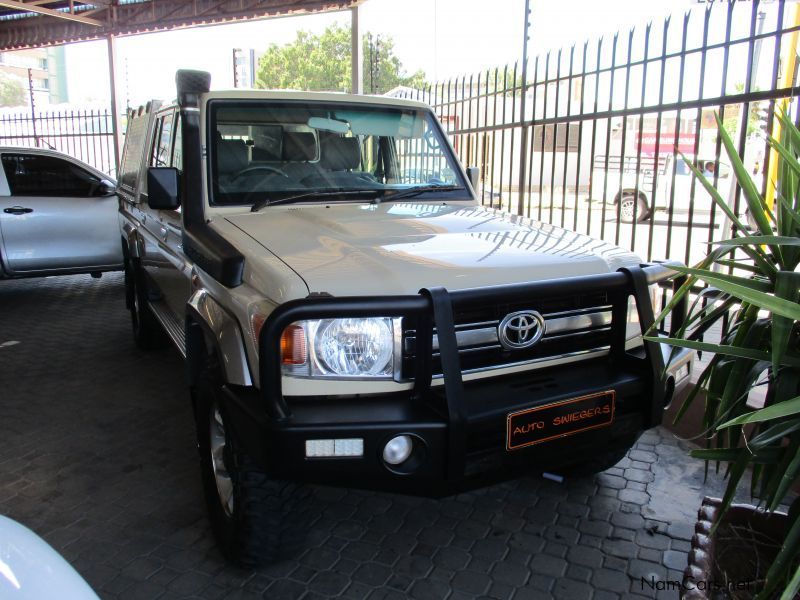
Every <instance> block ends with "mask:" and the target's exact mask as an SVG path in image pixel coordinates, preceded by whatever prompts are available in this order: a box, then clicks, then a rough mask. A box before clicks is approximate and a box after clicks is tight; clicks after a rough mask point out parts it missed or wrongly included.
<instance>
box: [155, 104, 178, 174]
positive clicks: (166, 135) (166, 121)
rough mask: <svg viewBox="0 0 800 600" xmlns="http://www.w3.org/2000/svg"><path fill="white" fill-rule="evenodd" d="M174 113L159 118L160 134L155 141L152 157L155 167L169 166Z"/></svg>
mask: <svg viewBox="0 0 800 600" xmlns="http://www.w3.org/2000/svg"><path fill="white" fill-rule="evenodd" d="M173 118H174V113H169V114H167V115H164V116H163V117H161V118H160V119H159V126H158V129H157V131H158V135H157V137H156V139H155V141H154V142H153V156H152V157H151V159H150V165H151V166H153V167H167V166H169V162H170V154H171V152H172V146H171V145H170V142H171V140H172V120H173Z"/></svg>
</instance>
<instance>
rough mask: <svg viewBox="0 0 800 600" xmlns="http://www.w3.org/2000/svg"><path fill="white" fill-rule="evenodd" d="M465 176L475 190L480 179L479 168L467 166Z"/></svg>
mask: <svg viewBox="0 0 800 600" xmlns="http://www.w3.org/2000/svg"><path fill="white" fill-rule="evenodd" d="M467 177H469V182H470V183H471V184H472V190H473V191H475V192H477V191H478V185H479V184H480V181H481V170H480V169H479V168H478V167H467Z"/></svg>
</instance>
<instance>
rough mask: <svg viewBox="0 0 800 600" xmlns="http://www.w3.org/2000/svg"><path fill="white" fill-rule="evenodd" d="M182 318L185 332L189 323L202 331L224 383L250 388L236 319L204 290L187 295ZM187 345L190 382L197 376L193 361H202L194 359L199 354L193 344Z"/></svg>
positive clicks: (249, 379)
mask: <svg viewBox="0 0 800 600" xmlns="http://www.w3.org/2000/svg"><path fill="white" fill-rule="evenodd" d="M186 314H187V318H188V319H189V321H190V322H189V323H187V328H186V330H187V331H189V330H190V329H191V326H192V324H193V323H194V324H197V325H199V326H200V327H201V328H202V330H203V333H204V334H205V338H206V341H207V343H210V344H211V346H212V347H211V348H208V350H211V351H214V352H216V353H217V357H218V358H219V363H220V367H221V368H222V371H223V375H224V377H225V382H226V383H229V384H234V385H241V386H252V385H253V379H252V377H251V375H250V366H249V364H248V362H247V353H246V351H245V347H244V341H243V339H242V331H241V328H240V327H239V323H238V322H237V321H236V319H235V318H234V317H233V316H231V314H230V313H229V312H228V311H227V310H225V309H224V308H223V307H222V305H220V304H219V303H218V302H217V301H216V300H215V299H214V298H213V297H212V296H211V294H210V293H209V292H208V290H205V289H199V290H197V291H195V292H194V293H193V294H192V295H191V297H190V298H189V301H188V302H187V305H186ZM187 342H188V344H187V348H186V354H187V356H186V358H187V360H188V361H189V373H190V379H192V378H193V374H194V373H196V372H197V371H196V369H195V368H194V367H195V366H196V365H197V361H198V360H202V359H203V358H204V357H203V356H202V355H200V356H198V354H199V353H200V351H201V350H200V349H198V348H197V347H196V346H197V344H196V343H193V342H192V340H191V339H190V340H187ZM191 383H192V384H193V383H194V381H192V382H191Z"/></svg>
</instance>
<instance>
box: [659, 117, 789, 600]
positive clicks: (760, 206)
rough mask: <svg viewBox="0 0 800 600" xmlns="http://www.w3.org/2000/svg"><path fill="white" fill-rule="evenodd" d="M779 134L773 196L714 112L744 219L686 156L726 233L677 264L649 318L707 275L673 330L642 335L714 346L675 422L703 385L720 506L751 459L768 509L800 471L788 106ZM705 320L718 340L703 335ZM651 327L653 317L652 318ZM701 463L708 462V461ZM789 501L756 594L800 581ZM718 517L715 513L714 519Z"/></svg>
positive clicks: (702, 453)
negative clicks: (720, 478) (729, 230)
mask: <svg viewBox="0 0 800 600" xmlns="http://www.w3.org/2000/svg"><path fill="white" fill-rule="evenodd" d="M777 116H778V119H779V120H780V123H781V126H782V135H781V139H780V140H778V139H773V138H770V139H768V143H769V145H770V146H771V148H772V149H773V151H774V152H775V153H776V154H775V156H776V157H777V160H778V176H777V181H775V182H768V183H769V184H770V185H774V187H775V204H774V207H770V206H769V205H768V204H767V202H766V201H765V198H764V197H762V195H761V194H760V192H759V190H758V187H757V186H756V184H755V183H754V182H753V180H752V178H751V177H750V174H749V173H748V171H747V169H746V168H745V166H744V165H743V164H742V160H741V158H740V157H739V155H738V153H737V152H736V148H735V147H734V144H733V142H732V140H731V138H730V136H729V135H728V133H727V132H726V131H725V129H724V128H723V127H722V123H721V122H720V120H719V117H717V126H718V131H719V135H720V138H721V141H722V144H723V146H724V147H725V151H726V153H727V155H728V157H729V158H730V164H731V165H732V168H733V171H734V173H735V176H736V180H737V183H738V184H739V186H740V187H741V190H742V195H743V197H744V199H745V201H746V203H747V207H748V209H749V212H750V216H751V219H750V222H751V224H753V225H754V227H755V230H753V229H752V228H748V227H747V226H746V225H745V224H744V223H742V222H741V220H740V219H739V218H738V217H737V216H736V214H735V213H734V211H732V210H731V208H730V207H728V205H727V203H726V202H725V200H724V199H723V198H722V197H721V196H720V194H719V192H718V191H717V190H716V188H715V187H714V185H713V184H712V183H711V182H710V181H708V180H707V179H706V178H705V177H704V176H703V175H702V174H701V173H700V171H698V169H697V168H696V166H695V165H693V164H692V162H690V161H689V160H686V157H683V159H684V160H685V161H686V164H687V165H688V166H689V168H690V169H691V170H692V171H693V172H694V175H695V177H696V178H697V181H698V182H699V183H700V184H701V185H702V186H703V187H704V188H705V189H706V191H707V192H708V193H709V194H710V195H711V196H712V198H713V199H714V201H715V202H716V203H717V205H718V206H719V207H720V209H721V210H722V211H724V212H725V214H726V215H727V217H728V218H729V219H730V221H731V223H732V224H733V228H734V235H733V237H732V238H731V239H727V240H724V241H721V242H718V243H716V244H714V245H713V246H712V248H711V250H710V252H709V254H708V256H707V257H706V258H705V259H704V260H702V261H701V262H700V263H698V264H697V265H695V266H694V267H680V268H678V270H679V271H681V272H683V273H685V274H686V276H687V280H686V283H685V284H684V285H683V286H682V287H681V288H680V289H679V290H678V291H677V292H676V293H675V295H674V296H673V298H672V299H671V301H670V302H669V303H668V305H667V306H666V307H665V310H664V311H663V312H662V313H661V314H660V315H659V317H658V319H656V325H658V323H660V322H661V321H662V320H663V319H664V318H665V317H666V315H667V314H668V313H669V311H670V310H671V308H672V306H673V305H674V304H675V303H677V302H678V301H679V300H680V299H681V298H683V297H684V296H686V294H689V293H690V291H691V290H692V289H693V288H695V286H697V285H698V282H700V281H702V282H705V283H706V284H707V287H706V288H705V290H703V292H701V293H700V294H698V295H697V297H696V299H695V300H694V301H693V303H692V308H691V311H690V316H689V318H688V319H687V320H686V322H685V323H684V325H683V327H681V328H680V330H679V331H678V332H676V333H675V334H674V335H673V336H672V337H671V338H667V339H664V338H660V337H657V336H656V335H655V329H651V332H649V333H650V335H648V336H647V338H646V339H648V340H651V341H659V342H662V343H666V344H669V345H672V346H679V347H684V348H693V349H695V350H699V351H703V352H711V353H713V357H712V358H711V360H710V361H709V363H708V365H707V366H706V367H705V369H704V370H703V371H702V373H700V375H699V377H698V382H697V386H696V387H695V388H694V389H693V390H692V391H691V393H690V394H689V395H688V397H687V398H686V400H685V402H684V403H683V405H682V406H681V407H680V409H679V411H678V413H677V416H676V419H675V420H676V421H677V420H679V419H680V418H681V417H682V416H683V415H684V414H685V413H686V410H687V408H688V407H689V406H690V405H691V404H692V403H693V402H694V401H696V400H697V399H698V398H701V397H702V396H700V395H699V392H700V391H703V392H704V393H705V394H704V395H705V410H704V416H703V427H704V430H705V435H704V437H705V441H706V448H704V449H697V450H694V451H692V453H691V454H692V456H694V457H697V458H702V459H705V460H706V461H712V462H716V464H717V468H719V465H720V464H721V463H727V471H726V475H727V477H728V485H727V489H726V492H725V495H724V497H723V500H722V513H723V514H724V511H725V510H727V508H728V507H729V506H730V504H731V501H732V500H733V497H734V494H735V492H736V489H737V487H738V484H739V482H740V481H741V479H742V477H743V476H744V474H745V473H746V471H747V469H748V467H749V468H751V471H752V475H751V490H750V491H751V495H752V496H753V497H755V498H758V500H759V502H760V505H761V506H762V507H763V508H764V509H765V510H766V511H768V512H774V511H776V510H777V509H778V508H779V507H780V506H781V505H785V504H786V503H787V502H789V499H790V497H791V495H792V494H791V487H792V484H793V483H795V482H797V481H798V478H799V476H800V325H799V324H798V323H799V321H800V303H798V299H799V295H800V271H799V270H798V264H800V160H798V157H800V131H799V130H798V128H797V127H795V125H794V123H792V121H791V119H790V118H789V117H788V115H786V114H779V115H777ZM712 326H719V327H720V328H721V331H722V336H721V341H720V342H719V343H716V344H715V343H711V342H707V341H703V335H704V334H705V333H706V332H708V330H709V329H710V328H711V327H712ZM654 327H655V326H654ZM756 386H765V387H766V400H765V404H764V407H763V408H761V409H760V410H752V409H751V408H749V407H748V405H747V399H748V395H749V392H750V391H751V390H752V389H753V388H754V387H756ZM706 469H708V462H707V463H706ZM789 503H790V509H789V516H788V529H787V531H786V537H785V539H784V540H783V543H782V547H781V549H780V550H779V552H778V555H777V557H776V559H775V560H774V562H773V563H772V565H771V566H770V568H769V571H768V573H767V575H766V581H765V583H764V586H763V589H762V590H761V591H760V593H759V598H767V597H772V596H773V595H774V594H777V593H779V592H781V590H783V591H782V595H781V598H782V599H789V598H793V597H794V595H795V594H796V593H797V591H798V589H799V588H800V565H799V564H798V563H800V518H798V515H800V499H795V500H794V501H792V502H789ZM718 524H719V521H718V522H717V525H718Z"/></svg>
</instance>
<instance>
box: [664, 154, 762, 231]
mask: <svg viewBox="0 0 800 600" xmlns="http://www.w3.org/2000/svg"><path fill="white" fill-rule="evenodd" d="M678 154H680V156H681V158H682V159H683V162H685V163H686V166H687V167H689V169H690V170H691V171H692V173H693V174H694V176H695V177H696V178H697V180H698V181H699V182H700V183H701V184H702V185H703V187H704V188H705V190H706V192H708V194H709V195H710V196H711V199H712V200H713V201H714V202H716V203H717V206H719V207H720V209H722V212H724V213H725V215H726V216H727V217H728V218H729V219H730V220H731V223H733V224H734V225H735V226H736V228H737V229H738V230H739V231H741V232H742V233H744V234H746V233H747V227H746V226H745V225H744V223H742V222H741V221H740V220H739V217H737V216H736V214H735V213H734V212H733V211H732V210H731V208H730V207H729V206H728V203H727V202H726V201H725V200H723V198H722V196H720V193H719V191H718V190H717V188H715V187H714V184H713V183H712V182H710V181H709V180H708V179H706V177H705V175H703V173H701V172H700V170H699V169H698V168H697V167H696V166H695V165H694V164H693V163H692V161H691V160H689V159H688V158H686V156H685V155H684V154H683V152H678Z"/></svg>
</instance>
